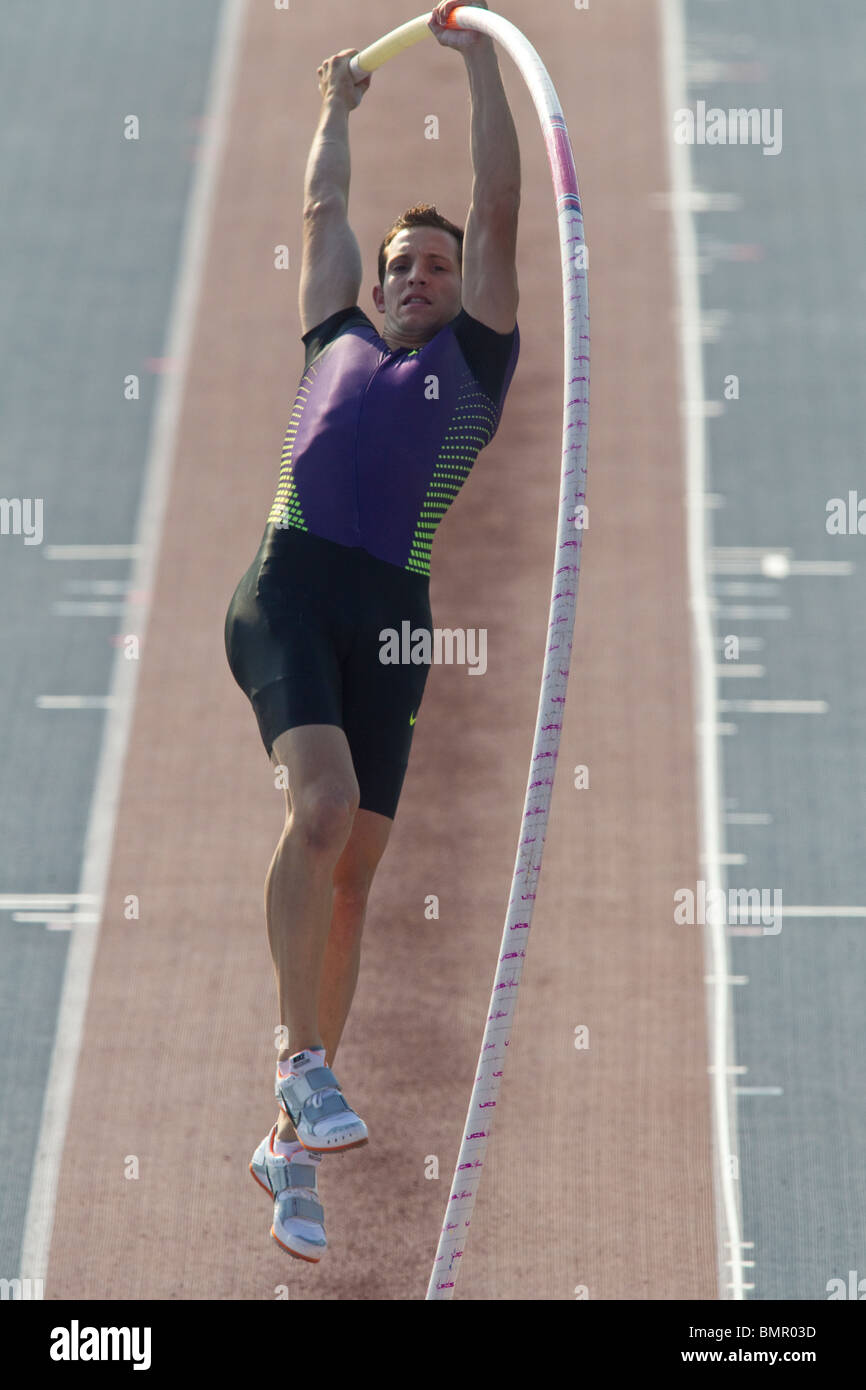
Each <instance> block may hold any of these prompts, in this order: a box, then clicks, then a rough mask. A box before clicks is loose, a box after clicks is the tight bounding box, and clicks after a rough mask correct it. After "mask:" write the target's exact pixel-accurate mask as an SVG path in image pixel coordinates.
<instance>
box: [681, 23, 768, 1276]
mask: <svg viewBox="0 0 866 1390" xmlns="http://www.w3.org/2000/svg"><path fill="white" fill-rule="evenodd" d="M659 6H660V18H661V26H662V49H663V56H664V71H665V107H664V109H665V127H664V128H663V131H662V138H663V140H664V141H665V143H666V144H667V146H668V149H669V151H670V165H669V167H670V175H671V189H672V192H673V195H674V196H673V198H672V200H671V218H672V221H673V229H674V238H675V255H676V283H677V291H678V297H679V310H680V323H679V340H680V367H681V373H682V376H681V387H682V395H683V404H684V405H685V406H686V407H687V406H688V405H689V403H690V402H696V401H703V400H704V398H705V396H704V367H703V350H702V348H701V339H700V335H699V328H700V290H699V284H698V276H697V271H696V267H697V238H696V236H695V224H694V213H693V211H692V209H693V207H694V206H695V201H694V193H695V190H694V188H693V185H692V181H691V160H690V156H689V149H688V146H687V145H678V144H676V143H675V142H674V138H673V115H674V112H675V111H677V110H681V109H683V108H684V107H686V106H687V105H688V102H687V99H686V80H685V44H684V24H683V0H659ZM683 437H684V443H685V463H686V485H687V510H686V519H687V526H688V532H687V535H688V560H689V590H690V602H691V608H692V613H693V618H694V623H693V628H692V636H693V643H694V645H693V656H692V668H693V673H694V679H695V687H696V699H697V709H696V722H697V729H696V739H697V748H698V775H699V780H700V808H701V810H700V828H701V842H702V843H701V851H702V853H703V855H704V860H703V862H704V863H705V865H706V869H705V873H706V882H707V890H708V891H709V890H710V889H719V888H721V875H720V873H719V865H720V864H721V862H722V852H723V850H724V843H723V834H722V826H721V818H720V806H721V768H720V759H719V742H718V738H717V734H716V726H717V723H718V717H719V713H718V702H717V689H716V676H715V656H714V647H713V625H712V607H711V601H710V597H709V594H708V592H707V575H706V560H707V555H708V551H709V545H708V541H709V537H708V534H707V532H708V530H709V523H708V509H707V507H706V505H705V491H704V489H705V482H706V450H705V422H704V417H703V416H702V415H701V414H700V413H698V412H696V411H693V410H689V409H685V410H684V411H683ZM713 915H714V916H715V914H713ZM704 953H705V958H706V974H707V975H708V976H709V977H711V979H712V981H713V983H711V984H709V985H708V991H709V994H708V1001H707V1002H708V1023H709V1043H710V1060H711V1066H710V1076H711V1078H712V1106H713V1149H714V1155H713V1156H714V1171H713V1178H714V1186H715V1193H716V1220H717V1261H718V1278H719V1297H720V1298H721V1299H744V1298H745V1287H746V1286H745V1285H744V1283H743V1259H742V1252H743V1245H742V1236H741V1225H742V1222H741V1211H740V1197H739V1186H738V1182H737V1179H736V1178H735V1176H734V1174H733V1173H732V1172H731V1168H732V1166H736V1165H732V1164H731V1161H730V1160H731V1158H732V1157H733V1156H735V1155H736V1154H737V1153H738V1149H737V1130H736V1127H737V1111H736V1100H735V1097H734V1094H733V1082H732V1078H733V1076H734V1074H735V1073H734V1064H735V1051H734V1038H733V1019H732V1014H731V1005H730V989H729V985H728V984H727V980H728V977H729V974H730V969H729V965H728V959H727V954H728V953H727V942H726V939H725V930H724V927H722V926H720V925H708V926H706V927H705V928H704ZM748 1287H753V1286H752V1285H749V1286H748Z"/></svg>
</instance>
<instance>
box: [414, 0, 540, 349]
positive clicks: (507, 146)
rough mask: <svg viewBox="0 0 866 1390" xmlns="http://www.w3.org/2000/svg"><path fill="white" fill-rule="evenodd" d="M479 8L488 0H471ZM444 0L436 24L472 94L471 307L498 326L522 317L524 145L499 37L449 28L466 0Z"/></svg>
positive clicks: (500, 329) (467, 270)
mask: <svg viewBox="0 0 866 1390" xmlns="http://www.w3.org/2000/svg"><path fill="white" fill-rule="evenodd" d="M468 2H469V3H474V4H476V5H477V6H478V8H479V9H483V10H486V9H487V8H488V7H487V5H486V4H485V3H484V0H468ZM461 3H463V4H465V3H467V0H443V3H442V4H440V5H437V7H436V9H435V10H434V11H433V16H432V17H431V20H430V28H431V30H432V31H433V33H434V34H435V35H436V37H437V39H438V40H439V42H440V43H441V44H442V45H443V46H444V47H446V48H456V49H457V50H458V51H459V52H461V53H462V54H463V58H464V60H465V63H466V69H467V73H468V76H469V91H470V96H471V100H472V125H471V144H472V171H473V182H472V202H471V204H470V207H469V212H468V214H467V218H466V228H465V233H464V239H463V291H462V301H463V308H464V309H465V310H466V312H467V313H468V314H471V315H472V317H473V318H475V319H478V320H479V322H480V323H485V324H487V326H488V328H493V329H495V331H496V332H497V333H510V332H511V330H512V329H513V328H514V325H515V322H516V320H517V305H518V300H519V293H518V288H517V217H518V212H519V210H520V146H519V145H518V142H517V131H516V130H515V128H514V121H513V120H512V117H511V111H510V108H509V106H508V99H507V97H506V95H505V89H504V87H503V86H502V78H501V77H500V74H499V61H498V59H497V57H496V50H495V48H494V46H493V40H492V39H491V38H488V36H487V35H486V34H479V33H476V32H473V31H471V30H466V29H464V30H462V31H461V30H457V29H444V28H442V25H441V23H440V22H439V21H444V20H445V19H447V17H448V15H449V14H450V12H451V11H452V10H453V9H456V7H457V5H458V4H461Z"/></svg>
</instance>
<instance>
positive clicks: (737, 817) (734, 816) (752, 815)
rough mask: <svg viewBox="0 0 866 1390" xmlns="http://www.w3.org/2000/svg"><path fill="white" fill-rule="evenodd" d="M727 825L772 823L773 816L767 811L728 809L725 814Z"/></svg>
mask: <svg viewBox="0 0 866 1390" xmlns="http://www.w3.org/2000/svg"><path fill="white" fill-rule="evenodd" d="M725 820H726V822H727V823H728V825H772V824H773V817H772V816H771V815H770V814H769V812H768V811H728V812H727V813H726V815H725Z"/></svg>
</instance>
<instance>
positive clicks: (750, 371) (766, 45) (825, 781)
mask: <svg viewBox="0 0 866 1390" xmlns="http://www.w3.org/2000/svg"><path fill="white" fill-rule="evenodd" d="M686 8H687V19H688V26H687V27H688V37H689V51H690V57H691V58H692V59H693V60H694V62H695V63H697V64H701V63H705V62H706V61H707V60H712V61H714V62H721V63H727V64H739V65H740V71H739V73H738V74H734V73H732V72H731V71H730V70H728V72H727V73H721V72H717V73H715V74H710V72H709V70H708V69H706V68H705V69H704V70H703V73H702V72H701V71H700V70H696V69H694V68H693V69H692V77H693V78H694V79H695V80H694V81H693V83H692V85H690V87H689V103H690V105H692V106H693V107H694V105H695V102H696V101H697V99H698V98H703V99H705V100H706V102H707V106H708V107H711V106H718V107H722V108H724V109H726V110H727V109H728V108H729V107H741V106H742V107H747V108H748V107H753V106H756V107H759V108H761V107H768V108H776V107H780V108H782V111H783V122H782V134H783V142H782V151H781V153H780V154H779V155H776V156H768V155H764V154H763V153H762V152H761V150H760V148H758V147H748V146H745V147H742V146H741V147H737V146H735V147H731V146H727V147H725V146H716V147H710V146H706V145H705V146H703V147H700V146H696V147H694V148H693V150H692V171H693V181H694V183H695V185H696V186H697V187H698V188H701V189H706V190H708V191H712V192H716V193H733V194H737V195H739V197H740V198H741V199H742V206H741V208H740V209H739V210H737V211H711V212H706V213H699V214H698V215H697V219H696V221H697V228H698V234H699V237H700V246H701V251H702V252H703V253H705V254H706V255H707V257H708V263H707V268H706V271H705V273H704V274H703V275H702V277H701V281H700V287H701V299H702V309H703V310H704V312H705V313H706V312H707V311H717V310H724V311H726V312H727V314H728V315H729V319H728V322H727V324H726V325H725V326H724V327H723V328H722V331H721V336H720V337H719V340H718V341H717V342H708V343H707V345H706V348H705V357H704V364H705V372H706V395H707V396H708V397H709V398H711V399H713V398H714V399H717V400H721V399H722V396H723V381H724V378H725V376H727V375H728V374H730V373H736V374H737V375H738V376H739V378H740V399H739V400H738V401H730V402H725V410H724V414H723V415H722V416H720V417H718V418H717V419H710V420H709V421H708V438H709V478H708V482H707V487H708V490H709V491H713V492H716V493H719V494H721V495H722V496H723V498H724V505H723V506H722V507H720V508H719V509H718V510H714V511H713V512H712V513H711V516H712V518H713V530H714V539H715V545H716V546H719V547H734V546H737V547H744V546H747V547H765V548H766V549H774V548H784V547H787V548H789V549H790V550H791V552H792V556H791V558H793V559H794V560H795V561H803V560H816V561H822V560H823V561H833V562H838V561H848V562H853V564H854V566H855V568H854V571H853V573H851V574H849V575H842V574H837V575H804V574H790V575H789V576H788V577H787V578H781V579H774V578H771V577H768V576H766V575H762V574H760V573H759V574H753V575H747V574H740V575H735V574H721V573H719V572H716V573H715V574H713V575H712V587H711V592H714V594H715V596H716V598H717V600H718V602H719V604H720V605H721V609H720V611H719V613H718V615H717V623H716V635H717V637H718V638H719V639H721V637H722V636H723V635H726V634H729V633H733V634H738V635H739V636H740V637H748V638H751V639H758V640H759V641H760V643H761V645H760V646H759V647H757V648H756V649H751V650H745V651H742V652H741V656H740V660H741V663H742V664H744V665H745V664H758V665H761V666H764V667H765V669H766V674H765V675H764V676H763V678H755V679H751V678H744V679H734V678H727V679H722V680H721V682H720V696H721V698H723V699H727V700H744V699H762V700H766V699H774V700H775V699H797V700H814V701H819V700H823V701H826V702H827V704H828V706H829V709H828V712H827V713H826V714H808V713H794V714H787V713H778V714H767V713H752V712H744V711H742V710H729V711H726V712H723V713H722V714H721V715H720V718H721V719H722V720H724V721H727V722H730V723H731V724H733V725H735V726H736V732H735V733H731V734H728V735H726V736H723V737H722V740H721V747H722V756H723V766H724V782H725V794H726V796H727V798H728V805H727V808H726V809H727V811H728V814H729V816H730V815H738V814H741V813H743V812H767V813H769V814H770V815H771V816H772V822H771V823H770V824H765V825H754V824H752V825H749V824H738V823H736V822H733V821H731V820H730V819H729V820H728V823H727V824H726V825H725V839H726V844H725V846H724V848H725V849H726V850H727V852H728V853H734V854H736V853H741V854H745V855H746V856H747V863H746V864H743V865H738V866H729V867H728V868H727V870H726V872H727V881H728V884H729V885H732V886H734V887H743V888H767V889H770V890H772V889H773V888H778V889H781V890H782V894H783V902H784V904H788V905H794V904H797V905H812V906H814V905H819V906H821V905H823V906H826V905H844V906H856V905H859V906H861V907H864V906H866V854H864V822H866V535H862V536H860V535H858V536H852V537H848V536H844V537H842V536H840V537H835V536H830V535H828V533H827V531H826V528H825V519H826V510H825V508H826V503H827V501H828V499H829V498H832V497H844V498H847V495H848V491H849V489H856V488H858V487H859V490H860V491H859V495H860V497H866V464H864V455H863V439H864V435H866V396H864V393H863V389H862V373H863V362H864V346H866V266H864V262H863V247H864V232H863V227H864V221H866V178H864V174H863V169H864V164H863V150H864V148H866V78H864V54H866V13H864V11H863V7H862V6H861V5H859V4H856V3H849V2H848V0H830V3H825V4H822V5H814V4H812V3H810V0H763V3H762V4H760V5H756V4H754V3H753V2H752V0H729V2H728V3H718V0H713V2H712V3H711V2H710V0H687V6H686ZM754 64H759V65H762V67H763V69H764V70H765V75H763V76H762V74H761V72H760V71H759V70H757V69H755V68H754V67H753V68H751V71H750V70H749V67H748V66H746V68H745V70H744V68H743V65H754ZM710 76H712V77H713V79H714V80H706V79H707V77H710ZM731 78H735V79H736V80H730V79H731ZM737 243H739V244H741V245H744V246H760V247H761V248H762V255H763V258H762V259H759V260H731V259H726V256H729V255H730V254H731V252H730V249H728V250H725V249H724V248H725V245H727V246H728V248H730V246H731V245H732V244H737ZM747 254H752V253H747ZM710 266H712V268H710ZM864 529H866V518H864ZM732 586H733V587H732ZM739 586H745V590H741V589H740V587H739ZM738 605H748V606H753V607H755V608H764V607H782V608H787V609H788V610H789V613H790V616H789V617H787V618H782V619H775V618H771V617H768V616H764V617H751V618H748V619H746V618H743V617H741V616H738V615H737V614H736V613H735V612H731V611H730V607H729V606H731V607H734V608H736V606H738ZM717 656H718V658H719V664H720V665H721V664H723V662H722V660H721V655H720V652H718V649H717ZM730 943H731V966H732V971H733V973H734V974H735V975H745V976H748V981H749V982H748V984H745V985H740V986H734V987H733V996H734V1006H735V1034H736V1050H737V1058H736V1061H737V1062H738V1063H739V1064H741V1065H744V1066H746V1067H748V1072H747V1073H746V1074H744V1075H741V1076H738V1077H737V1084H738V1085H739V1086H742V1087H781V1088H782V1092H783V1094H782V1095H746V1094H740V1096H739V1097H738V1121H739V1133H740V1144H739V1152H740V1189H741V1194H742V1203H743V1226H744V1229H743V1239H744V1240H745V1241H751V1242H753V1243H754V1248H753V1249H751V1250H747V1251H746V1252H745V1254H746V1256H747V1258H750V1259H753V1260H754V1268H753V1269H752V1270H747V1279H748V1280H749V1282H752V1283H753V1284H754V1289H753V1290H752V1291H751V1292H750V1293H749V1295H748V1296H749V1297H750V1298H751V1299H823V1298H826V1297H827V1291H826V1286H827V1282H828V1280H830V1279H831V1278H834V1277H837V1276H838V1277H841V1278H843V1279H845V1281H846V1283H847V1277H848V1271H849V1270H858V1271H859V1276H860V1277H861V1278H862V1277H864V1276H866V1182H864V1153H866V1108H864V1103H863V1102H864V1091H866V1088H864V1082H863V1062H864V1056H866V1012H864V1008H863V984H864V959H866V950H864V947H866V919H864V918H861V919H859V920H857V919H847V920H844V919H832V918H829V917H823V918H807V919H794V918H786V919H784V920H783V926H782V930H781V932H780V934H779V935H763V936H754V937H749V936H732V937H731V938H730Z"/></svg>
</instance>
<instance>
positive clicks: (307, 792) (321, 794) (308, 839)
mask: <svg viewBox="0 0 866 1390" xmlns="http://www.w3.org/2000/svg"><path fill="white" fill-rule="evenodd" d="M359 801H360V793H359V792H358V789H357V787H356V786H355V787H353V786H351V785H346V784H344V783H334V782H316V783H313V784H312V785H311V786H310V787H306V788H304V789H303V790H301V791H299V792H298V793H297V795H296V796H295V798H294V800H293V801H292V814H291V822H290V832H289V833H290V834H291V835H293V836H296V837H297V838H299V839H300V840H301V841H302V843H303V845H304V847H305V848H306V849H308V850H309V851H310V852H311V853H314V854H328V853H330V854H334V853H336V854H339V853H340V851H341V850H342V849H343V846H344V845H345V843H346V841H347V839H348V838H349V835H350V834H351V831H352V823H353V821H354V819H355V813H356V811H357V810H358V804H359Z"/></svg>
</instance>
